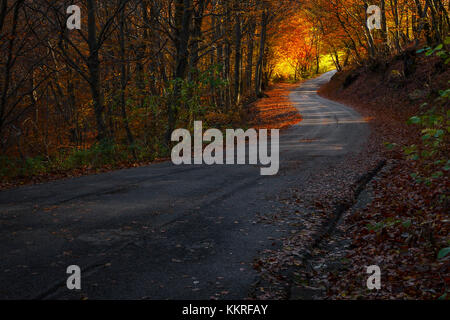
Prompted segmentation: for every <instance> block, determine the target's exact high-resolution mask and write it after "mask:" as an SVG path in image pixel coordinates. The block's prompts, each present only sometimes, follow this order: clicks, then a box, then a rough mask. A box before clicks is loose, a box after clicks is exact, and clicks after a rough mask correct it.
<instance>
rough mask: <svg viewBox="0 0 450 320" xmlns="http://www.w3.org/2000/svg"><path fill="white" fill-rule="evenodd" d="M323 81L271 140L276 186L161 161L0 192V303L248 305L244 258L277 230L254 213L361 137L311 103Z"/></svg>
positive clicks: (360, 126) (227, 170) (304, 89)
mask: <svg viewBox="0 0 450 320" xmlns="http://www.w3.org/2000/svg"><path fill="white" fill-rule="evenodd" d="M332 75H333V72H330V73H327V74H324V75H322V76H321V77H319V78H316V79H313V80H310V81H308V82H305V83H304V84H302V85H301V86H299V87H298V88H297V89H296V90H294V91H292V93H291V94H290V99H291V101H292V102H293V103H294V105H295V107H296V108H297V109H298V110H299V112H300V113H301V114H302V116H303V119H304V120H303V121H302V122H301V123H299V124H298V125H295V126H293V127H291V128H289V129H287V130H286V131H284V132H282V133H281V135H280V172H279V174H278V175H276V176H261V175H260V170H259V168H258V167H257V166H251V165H245V166H206V165H197V166H174V165H172V164H171V163H161V164H156V165H152V166H148V167H141V168H133V169H127V170H121V171H116V172H111V173H106V174H100V175H94V176H86V177H80V178H74V179H66V180H61V181H57V182H52V183H47V184H42V185H34V186H26V187H21V188H18V189H14V190H7V191H3V192H0V255H1V256H0V283H1V286H0V299H80V298H89V299H210V298H211V297H212V296H215V295H217V293H220V297H221V298H223V299H243V298H245V297H247V295H248V291H249V288H250V287H251V285H252V283H253V282H254V281H255V278H256V277H257V272H256V271H254V270H253V269H252V263H253V260H254V259H255V258H256V257H258V254H259V252H261V251H262V250H264V249H266V248H270V247H271V246H273V244H274V243H273V242H274V240H273V239H277V238H279V237H281V236H282V233H283V232H284V231H279V230H277V228H276V227H275V226H272V225H270V224H263V223H260V222H259V221H258V214H264V213H267V212H270V211H271V210H275V209H276V208H278V207H279V206H280V205H281V204H280V203H279V201H278V200H277V195H278V194H280V193H282V192H283V191H284V190H286V189H288V188H292V187H295V186H298V185H301V184H304V183H305V181H306V178H307V177H308V176H309V175H310V174H311V172H314V171H318V170H325V169H324V168H326V165H327V164H329V163H333V162H335V161H338V160H339V159H341V158H342V157H343V156H345V155H347V154H349V153H353V152H358V151H359V150H360V149H361V148H362V146H363V145H364V143H365V142H366V140H367V138H368V135H369V127H368V124H367V123H365V122H364V120H363V119H362V117H361V116H360V115H359V114H358V113H356V112H355V111H354V110H352V109H350V108H348V107H346V106H344V105H341V104H338V103H335V102H332V101H329V100H326V99H323V98H321V97H319V96H318V95H317V93H316V92H317V90H318V88H319V87H320V86H321V85H322V84H323V83H325V82H327V81H328V80H329V79H330V77H331V76H332ZM69 265H78V266H80V267H81V269H82V280H81V283H82V290H81V291H69V290H68V289H67V288H66V279H67V277H68V275H67V274H66V268H67V267H68V266H69Z"/></svg>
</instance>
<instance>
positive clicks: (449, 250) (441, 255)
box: [438, 247, 450, 260]
mask: <svg viewBox="0 0 450 320" xmlns="http://www.w3.org/2000/svg"><path fill="white" fill-rule="evenodd" d="M449 253H450V247H448V248H444V249H441V251H439V253H438V259H439V260H440V259H444V258H445V257H446V256H447V255H448V254H449Z"/></svg>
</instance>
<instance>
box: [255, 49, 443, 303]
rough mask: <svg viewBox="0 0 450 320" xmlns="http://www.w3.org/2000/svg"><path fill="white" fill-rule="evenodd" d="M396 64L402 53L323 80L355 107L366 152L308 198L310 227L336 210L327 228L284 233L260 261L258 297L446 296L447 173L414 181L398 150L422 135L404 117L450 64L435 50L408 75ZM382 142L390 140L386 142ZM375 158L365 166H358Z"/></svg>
mask: <svg viewBox="0 0 450 320" xmlns="http://www.w3.org/2000/svg"><path fill="white" fill-rule="evenodd" d="M402 67H404V63H403V60H402V58H395V59H393V60H392V61H389V63H388V64H387V65H386V67H385V69H381V70H380V69H375V70H370V69H367V68H359V69H356V70H349V71H345V72H342V73H339V74H337V75H335V76H334V77H333V78H332V80H331V81H330V82H329V83H328V84H326V85H325V86H323V87H322V88H321V90H320V94H321V95H322V96H324V97H327V98H328V99H331V100H335V101H339V102H341V103H344V104H346V105H349V106H351V107H352V108H354V109H355V110H357V111H358V112H359V113H360V114H362V115H363V116H364V117H365V119H366V120H367V121H368V122H369V124H370V128H371V136H370V138H369V140H368V144H367V145H366V147H365V148H364V150H363V151H361V152H360V153H359V154H358V155H357V156H356V157H352V158H349V159H348V161H346V163H345V165H343V166H342V168H341V170H340V171H339V172H338V173H336V172H332V173H330V175H331V176H334V177H336V184H335V185H333V186H332V187H331V186H322V187H320V188H317V193H316V194H315V195H314V197H313V201H310V203H313V204H314V206H315V210H316V212H319V213H320V214H319V215H318V216H312V217H309V218H308V219H309V221H310V224H311V225H312V226H315V225H320V223H319V222H317V220H320V219H321V218H320V216H331V217H334V216H337V217H336V218H332V219H331V220H330V219H328V221H329V224H328V226H329V228H328V229H326V230H325V233H323V231H321V232H322V233H320V232H319V233H315V235H313V236H311V234H308V233H304V232H302V233H299V234H295V235H293V236H292V237H290V238H287V239H284V246H283V248H282V250H275V251H272V252H270V253H269V254H268V256H267V257H265V258H264V259H261V260H260V261H258V262H257V263H256V265H255V267H256V268H258V269H260V270H264V272H265V276H264V277H263V279H265V282H263V283H264V285H262V286H261V288H260V290H259V291H260V292H258V294H256V295H255V297H258V298H274V297H275V298H290V299H438V298H441V299H445V298H447V299H448V288H449V285H450V273H449V271H450V269H449V259H448V257H447V258H446V259H438V253H439V251H440V250H441V249H443V248H445V247H448V246H449V239H448V234H449V230H450V228H449V220H448V212H449V203H448V191H449V190H450V183H449V179H448V174H444V176H442V177H440V178H438V179H435V180H434V181H433V183H432V184H431V185H430V186H427V185H426V184H424V183H420V182H417V181H416V180H415V179H414V178H413V177H412V175H411V174H412V173H414V172H416V170H418V167H419V166H420V164H419V163H417V162H414V161H411V160H407V158H406V156H405V155H404V153H403V151H402V150H403V147H406V146H410V145H412V144H419V143H420V142H419V140H420V134H419V132H418V130H417V128H415V127H414V126H410V125H407V120H408V119H409V118H410V117H411V116H413V115H416V114H417V112H418V110H419V107H418V106H420V105H421V104H422V103H423V102H430V101H433V97H435V96H436V94H437V92H438V91H439V90H442V89H445V88H446V85H447V81H448V80H449V79H450V72H449V70H448V68H447V69H445V68H442V64H441V63H439V60H438V59H431V60H430V59H425V58H418V62H417V67H416V70H415V71H414V73H413V74H411V75H410V76H409V77H404V76H399V75H402V72H403V70H402ZM394 70H396V72H394ZM424 84H425V85H424ZM387 143H388V144H389V145H393V146H396V147H395V148H393V149H391V150H389V149H388V148H386V144H387ZM447 151H448V149H447ZM447 159H448V156H447ZM370 163H372V166H370V165H369V166H368V164H370ZM374 164H377V166H378V167H376V169H375V170H373V169H368V171H367V173H366V174H365V175H364V174H363V172H364V171H361V169H362V168H364V167H367V168H374ZM355 172H359V173H360V174H362V176H361V177H362V179H360V180H359V183H358V184H356V185H354V186H353V187H351V188H344V190H345V191H341V189H342V188H341V185H342V184H341V182H340V180H342V179H345V176H346V175H350V174H354V173H355ZM316 181H320V179H316ZM442 195H447V200H445V198H443V199H444V200H442V198H438V196H439V197H441V196H442ZM302 201H305V199H304V197H303V199H302ZM314 201H315V203H314ZM325 225H326V224H325ZM318 229H319V230H320V229H322V230H323V228H318ZM305 252H306V253H305ZM371 265H377V266H379V267H380V268H381V290H372V291H371V290H368V288H367V286H366V281H367V279H368V277H369V275H368V274H367V273H366V267H367V266H371Z"/></svg>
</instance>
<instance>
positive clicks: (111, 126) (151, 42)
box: [0, 0, 449, 178]
mask: <svg viewBox="0 0 450 320" xmlns="http://www.w3.org/2000/svg"><path fill="white" fill-rule="evenodd" d="M371 4H376V5H379V6H380V8H381V13H382V21H383V23H382V28H381V30H374V31H371V30H369V29H368V27H367V23H366V21H367V17H368V14H367V8H368V7H369V5H371ZM70 5H78V6H79V7H80V9H81V27H80V29H79V30H76V29H75V30H69V29H68V28H67V27H66V22H67V19H68V18H69V15H68V14H67V12H66V10H67V8H68V7H69V6H70ZM448 10H449V3H448V1H445V0H381V1H375V2H374V3H370V1H362V0H330V1H328V0H323V1H322V0H282V1H268V0H264V1H260V0H245V1H234V0H229V1H220V0H154V1H150V0H114V1H95V0H86V1H46V0H33V1H31V0H2V1H1V4H0V51H1V55H0V68H1V69H0V150H1V156H0V164H1V165H0V174H1V175H2V176H3V177H5V178H8V177H9V178H11V177H20V176H27V175H36V174H39V173H43V172H49V171H55V170H56V171H58V170H70V169H74V168H83V167H101V166H105V165H114V164H117V163H135V162H142V161H152V160H155V159H158V158H164V157H165V156H167V154H168V148H169V135H170V133H171V132H172V131H173V130H174V129H175V128H180V127H186V128H192V125H193V121H194V120H196V119H202V120H205V121H206V122H207V124H208V125H209V126H216V127H226V126H230V125H233V124H236V123H239V124H242V123H244V122H245V118H246V117H245V115H246V114H247V113H248V112H249V110H248V109H249V108H248V106H249V104H250V103H251V102H253V101H255V99H257V98H258V97H261V96H262V92H263V91H264V90H265V89H266V88H267V87H268V86H269V84H270V83H272V82H277V81H283V80H289V81H299V80H301V79H305V78H308V77H311V76H313V75H315V74H318V73H321V72H323V71H326V70H329V69H330V67H331V68H336V69H337V70H339V71H340V70H342V69H343V68H346V67H347V66H348V65H363V64H370V63H373V62H374V61H379V60H380V59H386V57H388V56H390V55H392V54H398V53H400V52H403V51H404V50H405V48H407V47H408V46H415V47H418V45H419V44H424V43H426V44H428V45H435V44H436V45H437V44H439V43H443V41H444V39H445V36H446V34H447V32H448V26H449V17H448Z"/></svg>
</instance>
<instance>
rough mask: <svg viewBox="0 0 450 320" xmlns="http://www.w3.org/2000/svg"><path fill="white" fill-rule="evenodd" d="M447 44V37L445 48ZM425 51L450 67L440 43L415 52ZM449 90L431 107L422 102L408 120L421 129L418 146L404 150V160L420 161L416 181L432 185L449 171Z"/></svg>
mask: <svg viewBox="0 0 450 320" xmlns="http://www.w3.org/2000/svg"><path fill="white" fill-rule="evenodd" d="M449 43H450V37H449V38H447V40H446V43H445V44H446V45H447V44H449ZM422 52H424V53H425V55H426V56H431V55H434V54H435V55H436V56H438V57H440V58H441V59H443V60H445V64H449V63H450V60H449V57H450V55H449V53H448V51H447V50H446V49H445V46H444V45H443V44H441V45H439V46H437V47H435V48H425V49H422V50H419V51H418V53H422ZM449 97H450V88H449V89H446V90H440V91H439V96H438V98H437V99H435V101H434V103H433V105H432V106H430V105H429V104H428V103H424V104H423V105H422V106H421V113H420V114H418V115H415V116H413V117H411V118H410V119H409V121H408V124H410V125H415V126H418V127H419V128H420V130H421V144H420V145H411V146H407V147H405V148H404V153H405V154H406V155H407V157H408V158H409V159H411V160H414V161H420V163H421V166H420V167H421V168H423V170H421V171H422V172H416V173H414V174H412V177H413V178H415V179H416V181H418V182H425V183H426V184H431V183H432V181H433V180H434V179H439V178H441V177H442V176H444V172H446V171H449V169H450V161H449V159H448V153H447V149H448V136H449V134H450V110H449V109H448V105H449Z"/></svg>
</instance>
